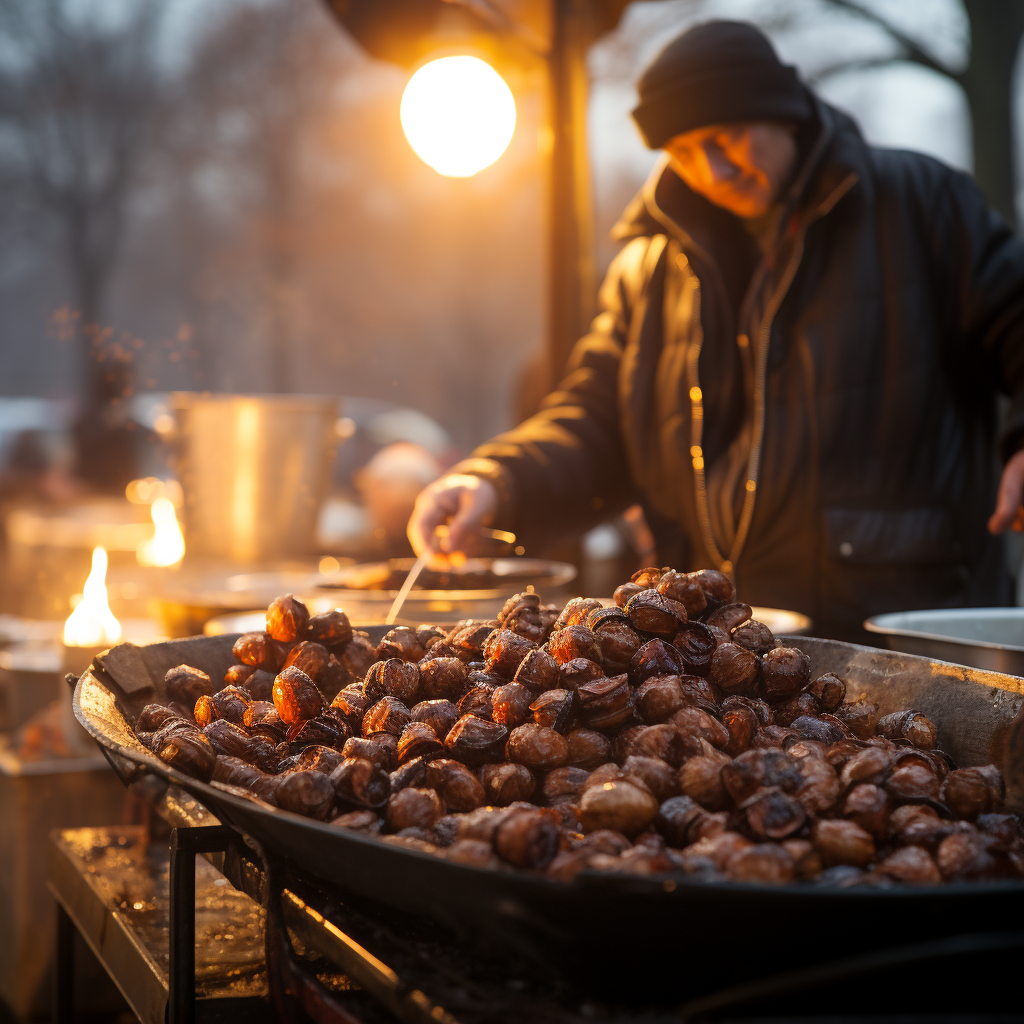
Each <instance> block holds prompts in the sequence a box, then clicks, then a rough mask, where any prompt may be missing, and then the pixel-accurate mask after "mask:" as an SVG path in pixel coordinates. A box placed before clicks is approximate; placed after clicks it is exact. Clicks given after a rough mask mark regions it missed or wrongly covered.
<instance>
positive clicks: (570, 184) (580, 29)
mask: <svg viewBox="0 0 1024 1024" xmlns="http://www.w3.org/2000/svg"><path fill="white" fill-rule="evenodd" d="M591 18H592V14H591V11H590V9H589V5H588V2H587V0H552V41H551V53H550V55H549V57H548V117H549V126H550V136H549V139H550V147H549V154H548V195H547V199H548V231H549V245H548V258H549V261H550V272H549V276H548V289H549V291H548V358H549V371H550V374H551V378H552V383H557V381H558V380H560V379H561V377H562V372H563V369H564V367H565V362H566V359H567V358H568V357H569V353H570V352H571V351H572V347H573V345H575V344H576V341H577V339H578V338H580V337H581V336H582V335H583V334H584V333H585V332H586V330H587V328H588V326H589V323H590V320H591V318H592V317H593V315H594V305H595V302H594V300H595V294H596V280H595V269H594V224H593V208H592V205H591V195H590V167H589V162H590V160H589V152H588V149H587V96H588V92H589V89H588V80H587V64H586V58H587V47H588V45H589V43H590V42H591V40H592V39H593V34H592V25H591Z"/></svg>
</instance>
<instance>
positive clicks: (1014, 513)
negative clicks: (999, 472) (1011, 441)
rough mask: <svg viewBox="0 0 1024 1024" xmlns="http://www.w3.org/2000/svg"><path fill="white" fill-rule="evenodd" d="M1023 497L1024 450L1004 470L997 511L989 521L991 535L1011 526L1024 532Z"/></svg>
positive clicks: (1000, 482)
mask: <svg viewBox="0 0 1024 1024" xmlns="http://www.w3.org/2000/svg"><path fill="white" fill-rule="evenodd" d="M1022 496H1024V450H1021V451H1019V452H1017V454H1016V455H1014V456H1013V458H1011V459H1010V461H1009V462H1007V464H1006V467H1005V468H1004V469H1003V476H1002V479H1001V480H1000V481H999V496H998V497H997V498H996V510H995V512H993V513H992V515H991V517H990V518H989V521H988V532H989V533H1002V532H1003V531H1004V530H1006V529H1007V528H1009V527H1010V526H1012V527H1013V529H1014V530H1017V531H1018V532H1019V531H1021V530H1024V507H1021V499H1022Z"/></svg>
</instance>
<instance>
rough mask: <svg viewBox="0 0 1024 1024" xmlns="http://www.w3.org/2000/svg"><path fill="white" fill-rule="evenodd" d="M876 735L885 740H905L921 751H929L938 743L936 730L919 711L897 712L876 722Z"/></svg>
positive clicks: (929, 720)
mask: <svg viewBox="0 0 1024 1024" xmlns="http://www.w3.org/2000/svg"><path fill="white" fill-rule="evenodd" d="M877 729H878V735H879V736H884V737H885V738H886V739H887V740H906V741H907V742H908V743H910V744H912V745H913V746H915V747H920V748H921V749H922V750H931V749H932V747H934V746H935V744H936V743H937V742H938V738H939V737H938V730H937V729H936V728H935V726H934V725H933V724H932V721H931V719H929V718H926V717H925V716H924V715H922V714H921V712H920V711H897V712H896V713H895V714H892V715H886V716H885V717H884V718H880V719H879V720H878V726H877Z"/></svg>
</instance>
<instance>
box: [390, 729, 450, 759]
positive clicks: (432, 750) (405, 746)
mask: <svg viewBox="0 0 1024 1024" xmlns="http://www.w3.org/2000/svg"><path fill="white" fill-rule="evenodd" d="M445 753H447V751H446V750H445V746H444V744H443V743H442V742H441V741H440V740H439V739H438V737H437V733H436V732H434V730H433V729H432V728H431V727H430V726H429V725H427V723H426V722H410V723H409V724H408V725H407V726H406V727H405V728H404V729H403V730H402V734H401V736H399V737H398V763H399V765H404V764H406V763H407V762H408V761H412V760H414V759H417V758H418V759H420V760H422V761H424V762H426V761H431V760H433V759H434V758H435V757H443V756H444V755H445Z"/></svg>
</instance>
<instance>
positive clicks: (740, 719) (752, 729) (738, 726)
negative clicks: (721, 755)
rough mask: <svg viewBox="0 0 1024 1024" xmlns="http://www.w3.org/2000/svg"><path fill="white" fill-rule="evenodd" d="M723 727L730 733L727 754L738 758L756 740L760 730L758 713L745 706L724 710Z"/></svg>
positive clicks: (738, 705) (726, 747)
mask: <svg viewBox="0 0 1024 1024" xmlns="http://www.w3.org/2000/svg"><path fill="white" fill-rule="evenodd" d="M722 725H724V726H725V729H726V731H727V732H728V733H729V739H728V740H727V741H726V744H725V752H726V753H727V754H730V755H731V756H733V757H737V756H738V755H739V754H742V753H743V752H744V751H745V750H749V749H750V747H752V746H753V744H754V738H755V737H756V736H757V732H758V729H759V728H760V722H758V720H757V715H756V713H755V712H754V711H753V709H751V708H749V707H747V706H746V705H743V704H737V705H734V706H733V707H729V708H723V710H722Z"/></svg>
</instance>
